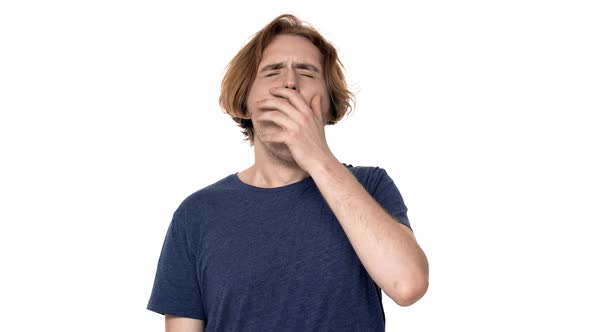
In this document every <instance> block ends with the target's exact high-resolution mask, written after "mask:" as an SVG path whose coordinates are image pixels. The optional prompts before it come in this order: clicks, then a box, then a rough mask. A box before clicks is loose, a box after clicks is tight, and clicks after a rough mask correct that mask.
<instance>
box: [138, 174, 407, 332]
mask: <svg viewBox="0 0 590 332" xmlns="http://www.w3.org/2000/svg"><path fill="white" fill-rule="evenodd" d="M343 165H346V167H347V168H348V170H350V171H351V172H352V173H353V174H354V175H355V176H356V178H357V179H358V181H359V182H360V183H361V184H362V185H363V186H364V187H365V189H366V190H367V191H368V192H369V193H370V194H371V195H372V196H373V197H374V198H375V200H376V201H377V202H379V204H381V206H383V208H384V209H385V210H387V211H388V212H389V213H390V214H391V215H392V216H394V217H395V218H396V219H397V220H398V222H400V223H402V224H404V225H406V226H407V227H409V228H410V229H411V227H410V223H409V221H408V217H407V207H406V205H405V204H404V201H403V199H402V196H401V194H400V192H399V190H398V189H397V187H396V185H395V184H394V182H393V180H392V179H391V178H390V177H389V175H388V174H387V172H386V171H385V170H384V169H382V168H379V167H373V166H352V165H350V164H348V165H347V164H344V163H343ZM381 301H382V295H381V289H380V288H379V287H378V286H377V284H376V283H375V282H374V281H373V280H372V279H371V277H370V276H369V274H368V273H367V271H366V270H365V268H364V267H363V265H362V264H361V261H360V260H359V258H358V256H357V255H356V253H355V251H354V249H353V247H352V245H351V243H350V241H349V240H348V238H347V236H346V233H344V230H343V229H342V226H341V225H340V223H339V221H338V219H337V218H336V216H335V215H334V213H333V212H332V210H331V209H330V207H329V206H328V204H327V202H326V201H325V200H324V198H323V196H322V195H321V193H320V191H319V189H318V187H317V186H316V184H315V182H314V181H313V179H312V177H311V176H308V177H307V178H305V179H303V180H301V181H299V182H296V183H292V184H289V185H285V186H282V187H275V188H260V187H255V186H252V185H250V184H247V183H245V182H242V181H241V180H240V178H239V177H238V176H237V173H234V174H231V175H229V176H227V177H225V178H223V179H221V180H219V181H217V182H215V183H213V184H211V185H209V186H207V187H204V188H202V189H200V190H198V191H196V192H194V193H193V194H191V195H189V196H188V197H187V198H185V199H184V200H183V201H182V202H181V204H180V205H179V206H178V208H177V209H176V211H175V212H174V214H173V216H172V220H171V222H170V225H169V227H168V231H167V233H166V237H165V239H164V244H163V246H162V251H161V253H160V258H159V260H158V265H157V270H156V275H155V280H154V285H153V289H152V293H151V297H150V298H149V302H148V305H147V309H148V310H151V311H154V312H157V313H160V314H173V315H177V316H183V317H190V318H195V319H202V320H205V331H331V330H334V331H384V330H385V312H384V310H383V305H382V302H381Z"/></svg>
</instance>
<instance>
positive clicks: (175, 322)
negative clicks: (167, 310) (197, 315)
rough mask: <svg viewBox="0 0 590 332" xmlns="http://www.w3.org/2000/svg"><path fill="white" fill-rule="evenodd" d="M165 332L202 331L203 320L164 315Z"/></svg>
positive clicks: (203, 326)
mask: <svg viewBox="0 0 590 332" xmlns="http://www.w3.org/2000/svg"><path fill="white" fill-rule="evenodd" d="M164 320H165V325H166V332H203V331H205V321H204V320H201V319H194V318H187V317H180V316H175V315H169V314H166V315H165V318H164Z"/></svg>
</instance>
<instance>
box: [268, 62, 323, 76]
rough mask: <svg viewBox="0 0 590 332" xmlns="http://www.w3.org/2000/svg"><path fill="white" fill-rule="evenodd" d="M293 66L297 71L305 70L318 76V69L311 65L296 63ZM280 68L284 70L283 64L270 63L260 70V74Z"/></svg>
mask: <svg viewBox="0 0 590 332" xmlns="http://www.w3.org/2000/svg"><path fill="white" fill-rule="evenodd" d="M294 66H295V68H298V69H307V70H311V71H314V72H316V73H318V74H319V73H320V70H319V69H318V67H316V66H314V65H312V64H311V63H303V62H296V63H295V65H294ZM282 68H285V63H284V62H278V63H271V64H270V65H266V66H264V67H263V68H262V69H261V70H260V72H261V73H262V72H265V71H267V70H276V69H282Z"/></svg>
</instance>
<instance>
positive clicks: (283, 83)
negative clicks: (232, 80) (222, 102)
mask: <svg viewBox="0 0 590 332" xmlns="http://www.w3.org/2000/svg"><path fill="white" fill-rule="evenodd" d="M322 63H323V62H322V54H321V53H320V51H319V49H318V48H317V47H316V46H315V45H313V44H312V43H311V42H310V41H309V40H307V39H306V38H304V37H300V36H294V35H284V34H283V35H277V36H275V38H274V39H273V41H272V42H271V43H270V44H269V45H268V46H267V47H266V49H265V50H264V52H263V53H262V60H261V61H260V64H259V66H258V72H257V73H256V78H255V79H254V82H253V83H252V86H251V87H250V91H249V93H248V97H247V99H246V107H247V109H248V112H249V113H255V112H257V110H256V108H255V107H254V103H255V102H256V101H258V100H260V99H265V98H281V97H277V96H274V95H272V94H271V93H270V92H269V89H270V88H272V87H288V88H292V89H294V90H297V91H298V92H299V93H300V94H301V95H302V97H303V99H304V100H305V101H306V102H307V104H308V105H310V104H311V99H312V97H313V96H315V95H321V97H322V99H321V101H322V105H321V108H322V112H323V114H324V121H327V118H328V113H329V107H330V99H329V95H328V88H327V86H326V82H325V80H324V68H322ZM274 64H281V65H276V66H271V65H274ZM314 69H317V72H316V71H315V70H314ZM310 107H311V105H310ZM253 126H254V132H255V134H254V144H255V146H260V145H262V146H261V147H263V148H266V149H267V150H268V151H269V152H270V153H271V154H272V155H273V156H274V157H275V158H278V159H280V160H282V161H284V162H288V163H294V162H295V161H294V160H293V157H292V156H291V153H290V151H289V148H288V147H287V145H285V144H283V143H263V142H261V141H260V140H258V139H257V135H256V132H257V131H258V130H259V129H260V130H264V128H265V127H268V126H270V127H275V129H276V126H277V125H274V124H272V123H270V122H260V123H257V122H256V121H253Z"/></svg>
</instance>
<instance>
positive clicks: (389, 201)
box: [372, 167, 412, 230]
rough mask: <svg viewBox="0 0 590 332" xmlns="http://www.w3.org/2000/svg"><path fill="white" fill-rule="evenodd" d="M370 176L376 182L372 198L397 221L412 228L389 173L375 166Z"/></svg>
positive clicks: (399, 194)
mask: <svg viewBox="0 0 590 332" xmlns="http://www.w3.org/2000/svg"><path fill="white" fill-rule="evenodd" d="M372 177H373V179H374V180H373V181H375V182H376V185H375V189H374V190H373V198H375V200H376V201H377V202H379V204H381V206H382V207H383V208H384V209H385V210H386V211H387V212H389V214H390V215H392V216H393V217H394V218H395V219H397V221H398V222H399V223H401V224H404V225H406V226H407V227H408V228H409V229H410V230H412V227H411V226H410V220H409V219H408V208H407V207H406V204H405V203H404V199H403V198H402V195H401V193H400V192H399V190H398V189H397V186H396V185H395V183H394V182H393V180H392V179H391V177H390V176H389V174H387V171H385V169H383V168H380V167H375V169H374V172H373V176H372Z"/></svg>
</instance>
